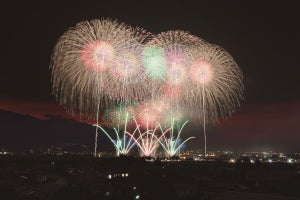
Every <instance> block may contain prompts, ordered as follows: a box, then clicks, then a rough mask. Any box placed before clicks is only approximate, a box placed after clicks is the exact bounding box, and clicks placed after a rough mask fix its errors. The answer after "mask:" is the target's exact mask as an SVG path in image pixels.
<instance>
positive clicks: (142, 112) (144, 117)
mask: <svg viewBox="0 0 300 200" xmlns="http://www.w3.org/2000/svg"><path fill="white" fill-rule="evenodd" d="M169 107H170V106H169V104H168V103H166V102H165V101H164V100H161V101H153V102H148V103H146V104H144V105H141V106H140V108H139V111H138V112H139V114H138V123H139V124H140V125H141V127H144V128H150V127H155V126H157V123H159V122H160V121H161V120H162V118H163V115H164V113H165V112H166V111H167V110H168V109H169Z"/></svg>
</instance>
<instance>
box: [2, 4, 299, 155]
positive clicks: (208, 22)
mask: <svg viewBox="0 0 300 200" xmlns="http://www.w3.org/2000/svg"><path fill="white" fill-rule="evenodd" d="M1 7H2V9H3V10H4V12H1V19H2V20H1V36H2V37H1V38H2V40H1V43H2V48H1V52H2V53H1V55H2V56H1V57H2V59H1V61H2V62H1V68H0V70H1V71H0V72H1V73H0V74H1V75H0V117H1V119H3V120H2V122H1V121H0V141H2V142H1V143H0V147H1V146H4V147H5V146H8V147H10V146H13V145H14V144H13V142H12V139H11V140H10V139H7V135H8V134H10V135H14V134H15V135H16V137H17V136H18V134H20V133H19V130H15V129H14V130H12V129H11V128H9V127H10V126H8V125H7V123H5V124H4V122H7V121H11V125H12V126H14V125H15V126H18V124H20V123H22V122H24V121H22V120H25V119H24V117H28V116H31V117H34V118H35V119H37V120H36V121H35V120H33V121H30V120H29V122H28V124H27V126H26V130H27V131H28V132H30V131H32V132H34V131H33V130H35V131H36V130H37V128H36V124H37V123H40V122H37V121H43V122H44V121H45V120H46V121H47V123H49V124H52V125H50V126H55V124H56V123H57V120H58V119H55V120H54V121H53V120H52V118H51V116H61V118H59V119H61V120H65V121H66V124H69V127H70V131H71V130H72V131H73V132H74V133H73V135H72V136H73V137H70V138H69V139H70V141H72V140H73V139H74V138H75V140H78V137H79V136H78V135H82V134H88V137H87V138H90V136H91V135H92V134H93V133H86V132H88V131H87V130H90V129H89V128H87V129H86V131H83V130H84V128H82V129H80V130H81V132H79V130H78V131H76V129H75V130H74V126H75V127H76V125H74V123H69V121H70V117H66V114H65V113H64V110H63V109H60V111H59V113H60V114H57V113H53V112H52V111H53V109H49V108H51V106H52V105H53V104H54V103H55V101H54V98H53V96H52V95H51V81H50V70H49V61H50V56H51V52H52V49H53V47H54V45H55V43H56V40H57V39H58V38H59V37H60V35H62V34H63V33H64V32H65V31H66V30H67V29H68V28H69V27H71V26H74V25H75V24H76V23H78V22H80V21H82V20H89V19H94V18H108V17H110V18H112V19H117V20H119V21H121V22H126V23H127V24H130V25H133V26H139V27H143V28H145V29H146V30H148V31H150V32H152V33H159V32H161V31H167V30H176V29H181V30H186V31H189V32H191V33H192V34H194V35H197V36H199V37H202V38H203V39H205V40H206V41H208V42H210V43H215V44H218V45H220V46H222V47H224V48H225V49H226V50H227V51H228V52H229V53H230V54H231V55H232V56H233V57H234V58H235V60H236V61H237V63H238V64H239V66H240V67H241V69H242V71H243V73H244V84H245V100H244V101H243V102H242V105H241V108H240V109H239V110H238V112H237V113H236V114H235V115H234V116H233V118H232V119H230V120H227V121H224V122H221V123H220V124H219V125H217V126H216V127H211V128H210V129H209V136H208V142H209V144H210V143H211V146H212V147H214V148H218V147H219V148H229V149H230V148H231V149H239V150H243V149H245V150H246V149H251V148H252V149H263V148H269V149H273V150H277V149H279V150H288V151H292V150H295V151H296V150H297V151H300V147H299V146H300V145H298V144H299V142H298V141H300V90H299V85H300V84H299V83H298V82H299V73H300V62H299V60H300V58H299V55H298V54H299V45H300V39H299V35H300V31H299V28H300V26H299V24H300V12H299V10H300V5H299V3H298V1H264V2H262V1H247V2H245V1H200V0H198V1H178V2H176V1H173V3H162V1H161V2H151V1H136V2H131V1H99V0H94V1H85V0H82V1H76V2H75V1H40V2H38V1H36V2H35V1H31V2H29V1H21V2H16V1H13V2H11V3H9V5H7V4H6V5H1ZM24 105H25V108H24ZM58 107H59V106H58ZM4 110H5V111H4ZM24 110H25V111H24ZM7 111H9V112H7ZM11 112H13V113H17V114H18V115H17V114H14V115H12V114H11ZM63 113H64V114H63ZM47 115H49V116H50V117H43V116H47ZM41 116H42V117H41ZM8 119H10V120H8ZM15 119H16V120H15ZM68 120H69V121H68ZM59 123H62V122H59ZM76 123H77V124H79V123H78V122H76ZM39 126H40V125H39ZM65 126H66V127H68V125H65ZM71 126H73V128H71ZM80 126H81V125H80ZM87 127H88V126H87ZM64 130H65V129H64ZM53 131H54V130H53ZM56 131H57V130H56ZM60 131H61V130H60ZM58 132H59V131H58ZM61 132H62V131H61ZM82 132H84V133H82ZM186 132H187V133H186V134H187V135H196V136H197V142H192V144H191V145H192V146H193V145H194V146H196V145H198V146H199V147H201V148H202V146H201V145H200V144H201V143H202V141H203V139H202V133H201V127H199V126H196V125H190V126H188V127H187V130H186ZM22 134H26V133H24V132H23V133H22ZM39 134H43V133H41V131H40V132H39ZM62 134H63V133H62ZM30 137H31V138H34V137H35V135H34V134H33V135H31V136H30ZM45 137H48V138H51V132H49V131H48V132H46V133H45ZM64 137H65V136H64ZM76 137H77V139H76ZM80 137H81V136H80ZM52 139H53V138H52ZM57 140H60V139H57ZM3 141H5V142H3ZM53 141H55V139H54V140H53ZM82 142H83V143H84V142H86V141H84V140H83V141H82Z"/></svg>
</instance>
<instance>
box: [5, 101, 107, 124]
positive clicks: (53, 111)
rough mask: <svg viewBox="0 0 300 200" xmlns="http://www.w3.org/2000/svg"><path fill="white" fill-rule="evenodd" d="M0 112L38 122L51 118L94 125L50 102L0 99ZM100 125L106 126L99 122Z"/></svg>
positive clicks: (91, 121)
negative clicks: (32, 118)
mask: <svg viewBox="0 0 300 200" xmlns="http://www.w3.org/2000/svg"><path fill="white" fill-rule="evenodd" d="M0 110H4V111H9V112H14V113H18V114H21V115H28V116H31V117H34V118H36V119H39V120H50V119H51V118H52V117H60V118H63V119H69V120H75V121H78V122H82V123H86V124H94V123H95V120H93V119H89V118H88V117H86V116H80V115H79V114H78V113H75V114H74V115H71V114H70V113H67V112H66V111H65V109H64V108H63V106H61V105H59V104H57V103H51V102H31V101H19V100H12V99H6V98H0ZM100 124H103V125H106V124H105V123H103V122H101V123H100Z"/></svg>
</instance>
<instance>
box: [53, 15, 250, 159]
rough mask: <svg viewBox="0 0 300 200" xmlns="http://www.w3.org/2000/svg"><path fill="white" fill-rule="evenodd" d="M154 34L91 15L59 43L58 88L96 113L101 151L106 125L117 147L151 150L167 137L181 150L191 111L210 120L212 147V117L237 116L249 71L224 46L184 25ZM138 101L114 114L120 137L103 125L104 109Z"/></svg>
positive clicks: (61, 95)
mask: <svg viewBox="0 0 300 200" xmlns="http://www.w3.org/2000/svg"><path fill="white" fill-rule="evenodd" d="M150 36H151V34H149V33H148V32H146V31H144V30H142V29H139V28H132V27H130V26H127V25H125V24H123V23H118V22H116V21H112V20H92V21H83V22H80V23H78V24H77V25H76V26H75V27H74V28H71V29H69V30H68V31H66V32H65V33H64V34H63V35H62V36H61V37H60V39H59V40H58V42H57V44H56V46H55V48H54V51H53V54H52V59H51V67H52V83H53V93H54V94H55V96H56V98H57V99H58V100H59V102H60V103H61V104H63V105H64V106H65V108H66V109H67V111H69V112H71V113H74V112H79V113H80V114H84V115H88V116H89V117H93V118H95V119H96V124H95V127H96V135H95V152H94V154H95V156H96V153H97V138H98V129H99V130H101V131H102V132H103V133H104V134H105V135H106V136H107V137H108V138H109V139H110V140H111V141H112V143H113V144H114V146H115V148H116V151H117V154H127V153H128V152H129V150H130V149H131V148H132V147H133V146H134V144H137V146H138V147H139V148H140V150H141V152H142V155H145V156H149V155H153V154H154V152H155V149H156V148H157V147H158V144H161V145H162V146H163V148H164V149H165V151H166V152H167V153H168V155H170V156H172V155H175V154H176V152H177V151H178V150H179V149H180V148H181V147H182V146H183V145H184V143H186V142H187V141H188V140H190V139H192V137H190V138H188V139H186V140H185V141H183V142H182V143H180V142H181V141H180V135H181V132H182V129H183V127H184V126H185V124H186V122H185V123H184V124H183V125H182V126H177V125H178V124H177V122H178V121H179V120H178V119H179V118H181V115H182V114H186V113H188V115H190V117H191V118H192V119H198V120H200V121H201V123H202V125H203V132H204V137H205V139H204V140H205V155H206V125H207V124H208V123H215V122H217V121H218V119H219V118H226V117H229V116H231V114H232V112H234V111H235V108H236V107H237V106H238V105H239V101H240V100H241V99H242V98H243V89H244V87H243V84H242V78H243V76H242V72H241V70H240V69H239V67H238V66H237V64H236V63H235V62H234V60H233V58H232V57H231V56H230V55H229V54H228V53H227V52H226V51H225V50H224V49H222V48H221V47H219V46H217V45H211V44H209V43H207V42H206V41H204V40H202V39H200V38H198V37H196V36H194V35H191V34H189V33H187V32H184V31H167V32H163V33H160V34H158V35H157V36H155V37H151V38H150ZM157 99H160V101H157ZM133 102H137V103H138V104H140V105H141V106H139V109H138V112H136V108H134V109H133V110H135V111H134V114H133V113H131V112H133V111H132V110H131V111H129V110H127V108H126V111H124V110H123V108H122V106H119V107H117V108H118V109H116V110H114V111H113V112H110V114H109V115H108V118H112V120H111V121H110V120H108V121H110V123H111V125H112V126H113V130H114V132H115V134H116V137H115V139H114V137H111V135H110V134H109V133H108V132H107V131H106V130H105V129H104V128H103V127H101V126H99V122H98V119H99V111H100V110H103V109H106V108H108V107H110V106H115V105H124V106H127V105H130V104H132V103H133ZM180 110H184V111H185V112H186V113H181V112H180ZM166 114H167V115H166ZM131 115H132V116H131ZM169 115H170V116H171V117H169ZM116 116H117V117H116ZM134 117H137V120H135V119H134ZM133 119H134V124H135V129H133V132H130V131H129V130H128V125H129V124H130V123H129V121H130V120H133ZM165 119H167V120H165ZM162 121H164V122H163V127H169V128H168V129H165V130H164V129H163V128H162V126H161V125H160V122H162ZM175 124H177V125H175ZM175 126H176V127H177V136H175V135H176V134H175V132H174V130H175V128H174V127H175ZM142 130H143V131H142ZM158 132H161V135H160V134H158ZM168 132H170V137H169V138H167V137H166V134H167V133H168ZM137 135H138V136H137Z"/></svg>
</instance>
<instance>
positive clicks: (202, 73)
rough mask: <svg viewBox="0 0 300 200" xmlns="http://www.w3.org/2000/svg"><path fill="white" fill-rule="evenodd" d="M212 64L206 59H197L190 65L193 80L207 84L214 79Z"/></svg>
mask: <svg viewBox="0 0 300 200" xmlns="http://www.w3.org/2000/svg"><path fill="white" fill-rule="evenodd" d="M213 73H214V71H213V67H212V64H211V63H209V62H207V61H204V60H196V62H195V63H194V64H192V65H191V67H190V77H191V80H192V81H194V82H195V83H198V84H207V83H209V82H210V81H212V79H213Z"/></svg>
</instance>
